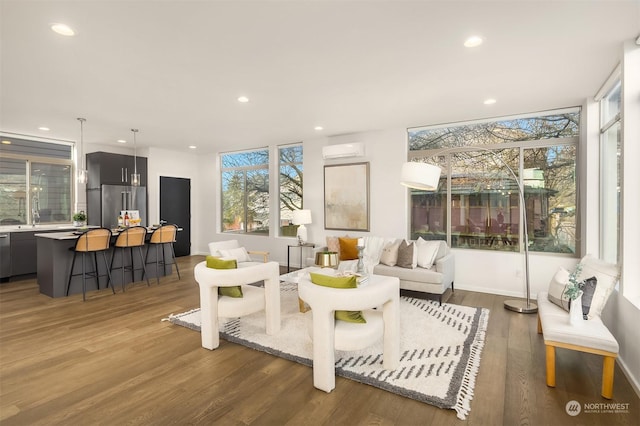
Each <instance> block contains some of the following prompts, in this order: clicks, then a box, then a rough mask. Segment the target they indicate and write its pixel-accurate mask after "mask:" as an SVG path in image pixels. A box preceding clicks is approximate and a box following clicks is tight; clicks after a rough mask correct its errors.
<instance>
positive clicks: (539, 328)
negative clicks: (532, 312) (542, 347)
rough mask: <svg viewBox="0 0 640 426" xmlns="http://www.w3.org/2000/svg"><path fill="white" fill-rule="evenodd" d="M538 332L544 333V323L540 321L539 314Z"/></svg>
mask: <svg viewBox="0 0 640 426" xmlns="http://www.w3.org/2000/svg"><path fill="white" fill-rule="evenodd" d="M538 334H542V323H541V322H540V315H539V314H538Z"/></svg>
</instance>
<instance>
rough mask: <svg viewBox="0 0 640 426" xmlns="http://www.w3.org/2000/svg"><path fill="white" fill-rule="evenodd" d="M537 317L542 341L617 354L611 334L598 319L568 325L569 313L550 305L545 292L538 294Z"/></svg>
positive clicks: (615, 343) (616, 343)
mask: <svg viewBox="0 0 640 426" xmlns="http://www.w3.org/2000/svg"><path fill="white" fill-rule="evenodd" d="M538 315H539V317H540V322H541V323H542V332H543V336H544V340H545V341H547V340H549V341H552V342H559V343H567V344H571V345H576V346H583V347H587V348H592V349H599V350H603V351H607V352H612V353H616V354H617V353H618V350H619V349H620V348H619V346H618V342H617V341H616V339H615V337H613V334H611V332H610V331H609V329H607V327H606V326H605V325H604V323H603V322H602V320H601V319H600V317H595V318H593V319H590V320H585V321H584V324H581V325H579V326H573V325H571V324H569V313H568V312H567V311H565V310H564V309H562V308H560V307H559V306H557V305H554V304H553V303H551V302H550V301H549V299H548V294H547V292H546V291H544V292H540V293H538Z"/></svg>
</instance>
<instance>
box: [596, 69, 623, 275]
mask: <svg viewBox="0 0 640 426" xmlns="http://www.w3.org/2000/svg"><path fill="white" fill-rule="evenodd" d="M620 108H621V84H620V80H618V81H617V82H616V83H615V84H614V86H613V88H612V89H611V90H610V91H609V92H608V93H607V94H606V95H605V96H604V98H602V99H601V100H600V152H601V155H600V158H601V160H600V161H601V163H600V187H601V191H600V192H601V197H602V200H601V203H600V206H601V207H600V208H601V212H600V220H601V224H600V232H601V235H600V244H601V246H600V253H601V257H602V258H603V259H604V260H606V261H607V262H611V263H617V262H618V261H619V260H620V242H621V238H620V207H621V206H620V187H621V182H620V178H621V158H620V154H621V142H622V140H621V139H622V138H621V134H620V129H621V119H620Z"/></svg>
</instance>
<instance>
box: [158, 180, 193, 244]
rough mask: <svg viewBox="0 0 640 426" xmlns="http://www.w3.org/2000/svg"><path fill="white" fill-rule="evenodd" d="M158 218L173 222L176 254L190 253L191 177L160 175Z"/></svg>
mask: <svg viewBox="0 0 640 426" xmlns="http://www.w3.org/2000/svg"><path fill="white" fill-rule="evenodd" d="M160 220H163V221H166V222H167V223H175V224H176V225H178V227H179V228H182V231H180V232H178V236H177V237H176V243H175V244H174V245H173V248H174V250H175V252H176V256H189V254H191V179H185V178H173V177H165V176H160Z"/></svg>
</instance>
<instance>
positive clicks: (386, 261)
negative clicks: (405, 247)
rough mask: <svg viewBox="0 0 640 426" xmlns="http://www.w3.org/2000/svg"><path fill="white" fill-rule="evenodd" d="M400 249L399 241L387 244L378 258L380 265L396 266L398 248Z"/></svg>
mask: <svg viewBox="0 0 640 426" xmlns="http://www.w3.org/2000/svg"><path fill="white" fill-rule="evenodd" d="M399 247H400V241H396V242H393V243H389V244H387V245H386V246H384V248H383V249H382V255H381V256H380V263H382V264H383V265H387V266H396V263H397V262H398V248H399Z"/></svg>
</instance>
